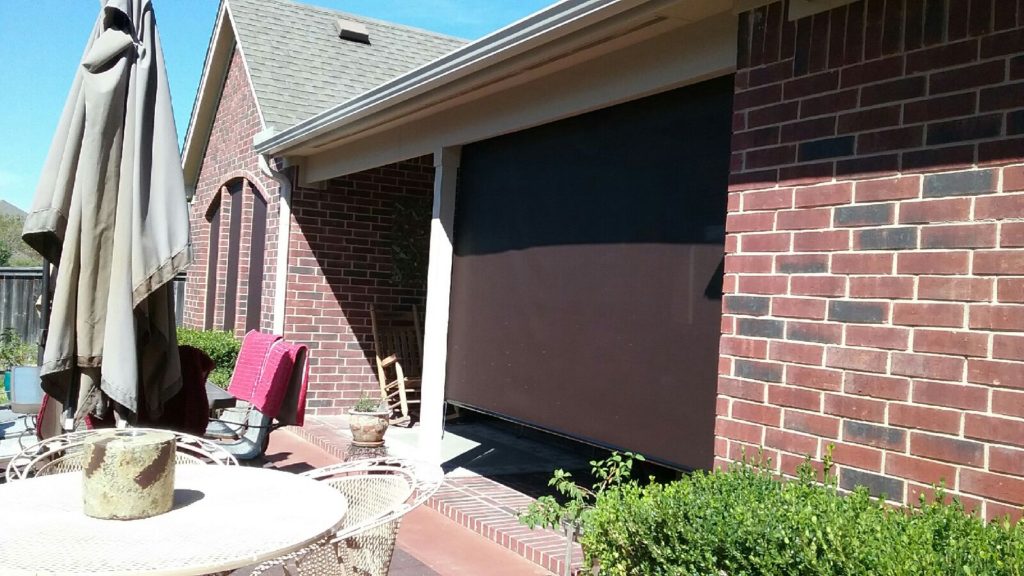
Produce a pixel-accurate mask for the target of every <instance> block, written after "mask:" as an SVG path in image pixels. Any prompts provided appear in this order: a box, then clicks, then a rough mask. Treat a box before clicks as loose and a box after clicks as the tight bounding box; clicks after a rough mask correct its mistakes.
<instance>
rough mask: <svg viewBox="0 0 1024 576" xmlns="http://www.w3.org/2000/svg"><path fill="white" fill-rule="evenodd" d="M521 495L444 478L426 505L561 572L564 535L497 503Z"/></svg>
mask: <svg viewBox="0 0 1024 576" xmlns="http://www.w3.org/2000/svg"><path fill="white" fill-rule="evenodd" d="M285 430H287V431H288V432H291V433H292V434H295V435H296V436H298V437H299V438H301V439H303V440H305V441H307V442H309V443H311V444H313V445H315V446H316V447H318V448H320V449H321V450H324V451H325V452H327V453H328V454H330V455H331V456H334V457H335V458H338V459H339V460H344V459H345V457H346V456H347V454H346V449H345V447H344V446H340V445H338V444H337V443H336V442H332V441H331V440H330V439H329V438H326V437H324V436H322V435H320V434H317V433H316V432H314V431H312V430H309V429H306V428H301V427H297V426H288V427H286V428H285ZM524 498H528V497H527V496H525V495H523V494H521V493H520V492H517V491H516V490H513V489H512V488H509V487H507V486H504V485H502V484H499V483H498V482H495V481H493V480H490V479H487V478H483V477H474V478H446V479H445V482H444V484H443V485H442V486H441V488H440V489H439V490H438V491H437V492H436V493H435V494H434V495H433V496H431V497H430V498H428V499H427V501H426V505H427V506H428V507H429V508H431V509H433V510H435V511H437V512H438V513H440V514H441V515H443V516H444V517H446V518H448V519H449V520H452V521H453V522H455V523H456V524H458V525H460V526H462V527H464V528H466V529H469V530H472V531H473V532H475V533H477V534H479V535H481V536H483V537H484V538H487V539H488V540H490V541H492V542H494V543H496V544H498V545H499V546H501V547H503V548H505V549H507V550H510V551H511V552H514V553H515V554H517V555H519V556H521V557H523V558H525V559H527V560H529V561H530V562H533V563H535V564H537V565H539V566H541V567H542V568H544V569H546V570H550V571H551V572H554V573H555V574H562V573H563V570H564V562H563V560H562V557H563V555H564V551H565V536H562V535H561V534H559V533H557V532H554V531H552V530H544V529H537V530H531V529H529V528H527V527H525V526H523V525H521V524H520V523H519V521H518V519H516V517H515V514H514V512H513V511H512V510H510V509H508V508H507V507H503V506H501V505H500V504H499V502H500V501H502V500H509V499H515V500H521V499H524ZM573 548H574V550H573V569H574V572H575V571H576V570H579V569H580V568H581V566H582V565H583V552H582V550H581V549H580V546H579V544H575V545H574V546H573Z"/></svg>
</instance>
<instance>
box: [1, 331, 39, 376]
mask: <svg viewBox="0 0 1024 576" xmlns="http://www.w3.org/2000/svg"><path fill="white" fill-rule="evenodd" d="M38 350H39V347H38V346H36V345H35V344H30V343H28V342H25V341H23V340H22V339H21V336H18V332H17V331H16V330H15V329H14V328H5V329H4V330H3V332H0V371H7V370H10V369H11V368H13V367H15V366H35V364H36V360H37V355H38V353H39V352H38Z"/></svg>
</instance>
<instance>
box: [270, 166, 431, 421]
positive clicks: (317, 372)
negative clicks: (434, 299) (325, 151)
mask: <svg viewBox="0 0 1024 576" xmlns="http://www.w3.org/2000/svg"><path fill="white" fill-rule="evenodd" d="M433 195H434V163H433V157H432V156H423V157H420V158H414V159H410V160H407V161H404V162H399V163H396V164H391V165H388V166H383V167H380V168H375V169H372V170H367V171H365V172H359V173H356V174H350V175H348V176H345V177H342V178H335V179H333V180H330V181H328V182H327V185H326V186H325V187H324V189H322V190H320V189H312V188H301V187H298V188H296V189H295V190H294V191H293V193H292V199H293V202H292V206H293V208H292V214H293V218H294V220H293V224H292V233H291V247H290V249H289V263H290V265H289V268H288V294H287V310H286V312H285V318H286V320H285V336H286V338H288V339H290V340H293V341H296V342H306V343H307V344H308V345H309V347H310V354H311V366H310V388H309V390H310V392H309V396H308V400H307V404H306V405H307V407H308V409H309V410H311V411H312V412H313V413H315V414H319V415H334V414H341V413H342V412H343V411H344V409H345V408H347V407H348V406H351V405H352V404H354V403H355V401H356V400H357V399H358V398H359V396H360V394H361V393H362V391H372V392H374V393H376V391H377V390H378V388H377V376H376V368H375V367H374V364H373V355H372V354H373V337H372V334H371V330H370V305H371V304H373V305H375V306H377V308H378V310H381V311H383V312H389V311H397V310H409V309H410V308H411V307H412V306H413V305H417V306H419V310H420V313H421V314H422V312H423V310H424V304H425V302H426V284H425V280H424V281H421V282H417V283H414V284H412V285H402V286H398V285H395V284H394V283H393V282H392V265H393V261H392V243H391V240H392V238H391V230H392V227H393V225H394V219H395V217H396V213H395V212H396V210H395V206H396V203H397V202H402V201H403V200H408V199H414V200H419V201H420V202H419V204H420V205H422V206H425V207H426V211H425V213H423V215H422V219H420V220H418V221H417V223H416V224H415V225H416V226H422V227H423V229H424V230H428V229H429V226H430V210H429V208H430V202H431V201H432V199H433ZM421 265H422V266H424V267H425V266H426V261H423V262H422V263H421ZM424 278H425V277H424Z"/></svg>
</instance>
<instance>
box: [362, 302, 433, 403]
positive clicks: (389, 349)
mask: <svg viewBox="0 0 1024 576" xmlns="http://www.w3.org/2000/svg"><path fill="white" fill-rule="evenodd" d="M370 323H371V326H372V328H373V349H374V354H375V356H376V359H377V381H378V382H379V384H380V395H381V398H382V399H383V400H384V402H385V403H386V404H387V407H388V409H389V410H391V412H392V413H394V412H396V411H399V412H401V414H402V418H408V417H409V404H415V403H419V401H420V400H419V391H420V376H421V374H422V370H423V330H422V329H421V327H420V326H421V321H420V315H419V309H418V308H417V307H416V306H413V307H412V313H408V312H404V313H385V312H378V311H377V310H376V308H375V307H374V306H370Z"/></svg>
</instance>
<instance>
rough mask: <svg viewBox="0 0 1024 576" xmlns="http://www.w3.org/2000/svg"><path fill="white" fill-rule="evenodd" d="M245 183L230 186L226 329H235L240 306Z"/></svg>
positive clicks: (225, 295)
mask: <svg viewBox="0 0 1024 576" xmlns="http://www.w3.org/2000/svg"><path fill="white" fill-rule="evenodd" d="M244 188H245V186H244V181H242V180H238V181H237V182H234V183H233V184H231V185H230V186H228V194H229V195H230V196H231V225H230V226H231V227H230V228H228V272H227V278H226V279H225V285H224V329H225V330H228V331H231V330H234V329H235V308H237V306H238V256H239V251H240V250H241V248H242V234H241V231H242V212H243V211H244V204H245V195H244V194H242V190H243V189H244Z"/></svg>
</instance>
